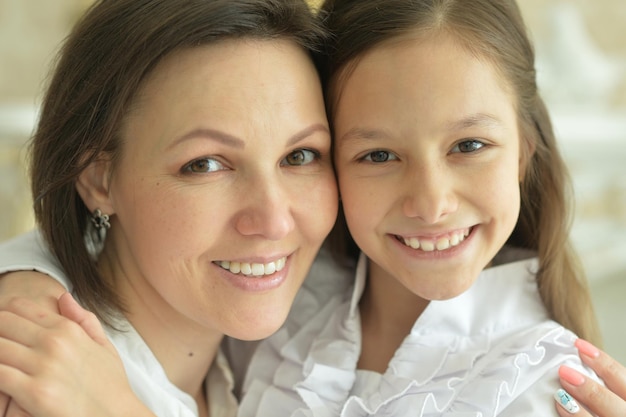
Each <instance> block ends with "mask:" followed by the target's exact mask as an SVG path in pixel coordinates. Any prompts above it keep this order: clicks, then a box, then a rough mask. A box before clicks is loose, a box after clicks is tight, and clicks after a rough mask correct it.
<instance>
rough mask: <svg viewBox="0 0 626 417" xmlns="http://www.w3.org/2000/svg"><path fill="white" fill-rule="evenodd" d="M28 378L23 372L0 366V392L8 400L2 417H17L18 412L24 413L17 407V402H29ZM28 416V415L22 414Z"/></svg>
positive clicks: (29, 387)
mask: <svg viewBox="0 0 626 417" xmlns="http://www.w3.org/2000/svg"><path fill="white" fill-rule="evenodd" d="M28 381H29V377H28V376H26V375H25V374H24V373H23V372H21V371H19V370H17V369H15V368H12V367H9V366H5V365H1V364H0V391H1V392H3V393H6V394H5V395H6V396H7V398H8V402H7V404H6V409H5V410H4V414H3V415H2V416H3V417H7V416H9V415H12V416H15V417H17V416H19V415H20V414H18V413H19V412H22V411H24V410H23V409H22V408H21V407H19V401H29V399H30V397H29V391H30V389H31V386H30V385H28ZM24 404H26V403H24ZM23 415H28V414H23Z"/></svg>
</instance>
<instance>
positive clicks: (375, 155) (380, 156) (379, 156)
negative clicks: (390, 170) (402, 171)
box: [363, 151, 398, 163]
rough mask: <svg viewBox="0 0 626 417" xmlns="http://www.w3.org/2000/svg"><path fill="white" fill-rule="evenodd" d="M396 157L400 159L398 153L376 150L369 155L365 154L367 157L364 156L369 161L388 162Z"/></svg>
mask: <svg viewBox="0 0 626 417" xmlns="http://www.w3.org/2000/svg"><path fill="white" fill-rule="evenodd" d="M395 159H398V157H397V156H396V155H394V154H393V153H391V152H388V151H374V152H370V153H368V154H367V155H365V157H364V158H363V160H364V161H368V162H377V163H380V162H387V161H393V160H395Z"/></svg>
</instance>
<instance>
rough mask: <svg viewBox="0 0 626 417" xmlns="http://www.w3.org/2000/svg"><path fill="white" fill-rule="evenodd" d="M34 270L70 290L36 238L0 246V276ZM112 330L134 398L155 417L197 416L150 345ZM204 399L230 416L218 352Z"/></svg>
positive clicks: (220, 415) (219, 415)
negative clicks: (208, 399)
mask: <svg viewBox="0 0 626 417" xmlns="http://www.w3.org/2000/svg"><path fill="white" fill-rule="evenodd" d="M23 270H36V271H39V272H43V273H45V274H48V275H50V276H51V277H53V278H54V279H56V280H57V281H59V282H60V283H61V284H62V285H63V286H64V287H65V288H66V289H68V291H71V289H72V285H71V283H70V281H69V279H68V278H67V276H66V275H65V273H64V272H63V270H62V268H61V266H60V264H59V263H58V261H57V260H56V258H55V257H54V256H53V255H52V254H51V253H50V251H49V250H48V249H47V246H46V245H45V243H44V242H43V239H42V238H41V236H40V235H39V233H36V232H31V233H27V234H24V235H21V236H19V237H17V238H15V239H13V240H10V241H8V242H4V243H2V244H1V245H0V274H2V273H5V272H10V271H23ZM116 326H117V328H118V329H120V330H122V331H121V332H120V331H115V330H112V329H110V328H107V327H105V332H106V334H107V336H108V337H109V339H110V340H111V342H112V343H113V345H114V346H115V348H116V349H117V351H118V353H119V355H120V357H121V358H122V362H123V363H124V368H125V371H126V375H127V376H128V380H129V382H130V385H131V387H132V389H133V391H134V392H135V394H136V395H137V397H138V398H139V399H140V400H141V401H142V402H143V403H144V404H145V405H146V406H147V407H148V408H149V409H150V410H152V412H153V413H154V414H156V415H157V416H159V417H197V416H198V407H197V405H196V402H195V400H194V399H193V398H192V397H191V396H190V395H189V394H187V393H186V392H184V391H182V390H180V389H179V388H178V387H176V386H175V385H174V384H172V383H171V382H170V380H169V379H168V378H167V375H166V374H165V370H164V369H163V367H162V366H161V364H160V363H159V361H158V360H157V359H156V357H155V356H154V354H153V353H152V351H151V350H150V348H149V347H148V345H147V344H146V343H145V342H144V340H143V339H142V338H141V336H140V335H139V334H138V333H137V331H136V330H135V329H134V328H133V327H132V326H131V324H130V323H129V322H127V321H125V320H124V321H118V322H116ZM206 381H207V383H206V384H205V385H206V387H207V388H206V389H207V398H210V399H211V400H210V402H209V413H210V415H211V417H234V416H235V415H236V414H237V408H238V406H237V399H236V398H235V396H234V395H233V387H234V380H233V376H232V374H231V371H230V368H229V365H228V362H227V360H226V358H225V356H224V353H222V352H221V351H220V352H218V355H217V357H216V358H215V360H214V361H213V364H212V366H211V368H210V370H209V374H208V375H207V380H206Z"/></svg>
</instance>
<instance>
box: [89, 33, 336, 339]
mask: <svg viewBox="0 0 626 417" xmlns="http://www.w3.org/2000/svg"><path fill="white" fill-rule="evenodd" d="M121 137H122V142H123V145H122V153H123V156H122V158H121V160H120V161H119V163H118V164H116V166H115V168H114V173H113V176H112V177H111V183H110V185H109V187H108V189H109V195H108V198H109V201H110V204H111V208H112V211H113V213H114V214H115V216H114V217H113V218H112V227H111V229H110V230H109V235H108V237H107V241H106V244H107V247H106V248H105V251H104V252H103V254H102V255H101V258H100V264H101V265H103V269H104V270H105V271H108V272H109V273H110V275H111V276H114V277H116V279H117V281H116V285H117V286H118V287H119V289H120V291H121V292H122V296H123V297H125V299H126V301H127V302H128V304H129V310H130V315H131V320H132V317H133V316H134V317H138V316H139V315H141V314H144V313H142V309H148V310H149V311H150V313H149V314H152V315H155V316H158V320H159V321H160V322H162V323H164V324H166V325H169V326H170V327H174V328H178V329H184V328H197V329H198V330H200V331H202V332H204V333H205V334H207V331H206V330H207V328H210V329H213V330H216V331H218V332H220V333H226V334H228V335H231V336H233V337H237V338H241V339H257V338H261V337H265V336H268V335H269V334H270V333H272V332H273V331H275V330H276V329H277V328H278V327H279V326H280V325H281V324H282V323H283V321H284V319H285V317H286V314H287V312H288V310H289V308H290V306H291V303H292V301H293V299H294V297H295V294H296V292H297V290H298V289H299V287H300V285H301V284H302V282H303V280H304V278H305V276H306V274H307V272H308V270H309V267H310V266H311V263H312V261H313V259H314V257H315V256H316V253H317V251H318V249H319V247H320V245H321V244H322V241H323V240H324V238H325V237H326V235H327V233H328V232H329V230H330V228H331V227H332V225H333V222H334V220H335V217H336V212H337V190H336V185H335V179H334V175H333V170H332V164H331V160H330V134H329V129H328V124H327V120H326V115H325V111H324V104H323V99H322V94H321V87H320V84H319V81H318V77H317V73H316V71H315V68H314V67H313V65H312V63H311V61H310V59H309V57H308V56H307V54H306V53H305V52H304V51H302V50H301V49H300V48H299V47H298V46H296V45H295V44H293V43H291V42H289V41H285V40H272V41H262V40H256V41H255V40H249V39H248V40H232V41H224V42H221V43H218V44H215V45H211V46H206V47H197V48H192V49H189V50H185V51H182V52H177V53H175V54H173V55H171V56H169V57H166V58H165V59H164V60H163V61H162V62H161V63H160V64H159V65H158V66H157V67H156V69H155V70H154V71H153V72H152V73H151V75H150V76H149V77H148V78H147V80H146V81H145V82H144V84H143V86H142V88H141V89H140V91H139V93H138V97H137V98H136V100H135V101H134V102H133V106H132V109H131V112H130V115H129V117H128V119H127V120H126V122H125V124H124V126H123V129H122V132H121ZM103 211H104V210H103ZM140 305H141V306H140Z"/></svg>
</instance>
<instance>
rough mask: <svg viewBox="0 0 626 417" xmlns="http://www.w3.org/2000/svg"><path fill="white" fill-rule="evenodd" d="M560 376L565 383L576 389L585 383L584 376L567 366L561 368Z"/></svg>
mask: <svg viewBox="0 0 626 417" xmlns="http://www.w3.org/2000/svg"><path fill="white" fill-rule="evenodd" d="M559 376H560V377H561V378H563V380H564V381H566V382H569V383H570V384H572V385H574V386H575V387H578V386H580V385H582V384H583V383H584V382H585V377H584V376H582V374H580V373H579V372H577V371H575V370H573V369H572V368H570V367H568V366H565V365H564V366H561V367H560V368H559Z"/></svg>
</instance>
